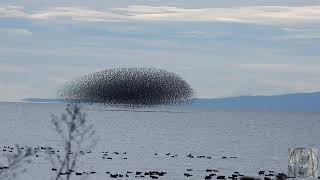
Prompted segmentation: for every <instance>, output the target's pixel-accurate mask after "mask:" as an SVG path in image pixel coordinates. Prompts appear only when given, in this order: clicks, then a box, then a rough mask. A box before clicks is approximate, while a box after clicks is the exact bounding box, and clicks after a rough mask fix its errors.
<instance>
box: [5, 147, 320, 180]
mask: <svg viewBox="0 0 320 180" xmlns="http://www.w3.org/2000/svg"><path fill="white" fill-rule="evenodd" d="M15 148H16V147H11V146H3V148H2V150H1V152H2V153H14V152H15ZM20 149H21V150H26V151H27V149H28V148H27V147H20ZM32 151H33V157H34V158H39V157H41V156H44V153H48V152H49V153H51V154H55V155H58V156H59V154H60V153H64V152H63V151H60V150H55V149H54V148H52V147H34V148H32ZM69 153H70V154H75V153H76V152H69ZM77 153H78V154H79V155H81V156H86V155H88V154H94V153H95V154H96V155H97V157H100V158H101V160H114V159H117V160H128V156H127V155H128V152H118V151H112V152H111V151H102V152H94V151H91V150H90V151H84V150H81V151H79V152H77ZM153 156H161V157H167V158H170V159H171V158H178V157H182V158H191V159H193V158H194V159H207V160H210V159H217V158H221V159H225V160H227V159H229V160H237V159H238V157H237V156H221V157H212V156H207V155H194V154H192V153H188V154H186V155H178V154H174V153H171V152H167V153H154V154H153ZM33 161H34V160H33ZM8 169H10V166H0V171H4V170H8ZM50 171H51V172H53V173H58V172H59V171H58V168H57V167H52V168H51V169H50ZM199 173H201V176H202V178H201V179H241V180H259V179H261V180H284V179H290V178H294V177H288V176H287V175H286V174H285V173H276V172H275V171H274V170H259V171H258V172H257V174H256V175H254V177H249V176H246V175H244V174H243V173H241V172H239V171H234V172H233V173H231V174H229V175H225V174H223V173H222V172H221V171H220V170H219V169H217V168H207V169H191V168H188V169H186V170H185V172H184V173H183V174H181V179H199V178H198V177H199ZM69 174H74V175H75V176H76V177H81V176H85V175H95V174H100V175H101V174H105V176H106V177H108V178H110V179H122V178H127V179H133V178H135V179H170V178H168V177H167V175H168V174H170V172H167V171H164V170H159V169H150V170H147V171H146V170H133V169H131V170H129V169H127V170H125V169H124V170H123V172H121V173H120V172H119V171H112V170H110V169H106V170H105V171H104V172H98V171H96V170H95V169H93V170H88V171H83V170H81V171H80V170H77V169H70V170H68V171H66V172H60V175H61V176H64V175H69ZM195 175H197V176H195ZM319 179H320V177H319Z"/></svg>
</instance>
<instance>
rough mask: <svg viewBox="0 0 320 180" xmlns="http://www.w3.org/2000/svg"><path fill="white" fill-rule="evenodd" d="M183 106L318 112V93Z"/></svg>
mask: <svg viewBox="0 0 320 180" xmlns="http://www.w3.org/2000/svg"><path fill="white" fill-rule="evenodd" d="M22 101H24V102H34V103H66V102H68V101H67V100H64V99H43V98H25V99H23V100H22ZM183 106H188V107H195V108H216V109H239V110H271V111H298V112H299V111H302V112H320V92H314V93H295V94H285V95H272V96H238V97H227V98H215V99H205V98H194V99H192V100H191V101H190V102H189V103H186V104H183Z"/></svg>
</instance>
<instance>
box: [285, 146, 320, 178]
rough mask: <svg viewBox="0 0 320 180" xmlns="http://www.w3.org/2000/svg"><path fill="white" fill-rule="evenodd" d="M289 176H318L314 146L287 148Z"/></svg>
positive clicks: (316, 153) (316, 150)
mask: <svg viewBox="0 0 320 180" xmlns="http://www.w3.org/2000/svg"><path fill="white" fill-rule="evenodd" d="M288 155H289V157H288V175H289V177H298V178H308V177H318V155H319V151H318V149H315V148H289V152H288Z"/></svg>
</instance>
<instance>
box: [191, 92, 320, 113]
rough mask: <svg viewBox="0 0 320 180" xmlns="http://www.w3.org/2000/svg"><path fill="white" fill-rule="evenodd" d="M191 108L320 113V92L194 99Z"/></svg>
mask: <svg viewBox="0 0 320 180" xmlns="http://www.w3.org/2000/svg"><path fill="white" fill-rule="evenodd" d="M191 106H194V107H210V108H218V109H246V110H272V111H307V112H320V92H314V93H295V94H285V95H272V96H238V97H227V98H217V99H194V100H193V101H192V103H191Z"/></svg>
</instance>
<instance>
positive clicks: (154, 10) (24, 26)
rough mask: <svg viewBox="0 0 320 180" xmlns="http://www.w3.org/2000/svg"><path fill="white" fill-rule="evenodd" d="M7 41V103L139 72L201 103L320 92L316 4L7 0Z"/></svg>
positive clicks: (3, 95)
mask: <svg viewBox="0 0 320 180" xmlns="http://www.w3.org/2000/svg"><path fill="white" fill-rule="evenodd" d="M0 39H1V43H0V54H1V56H0V101H18V100H20V99H22V98H25V97H40V98H53V97H55V96H56V90H57V89H58V88H59V86H61V85H62V84H63V82H65V81H67V80H70V79H72V78H74V77H77V76H81V75H83V74H85V73H90V72H95V71H98V70H102V69H106V68H116V67H132V66H134V67H154V68H162V69H166V70H168V71H171V72H175V73H178V74H180V75H181V76H182V77H183V78H184V79H185V80H186V81H188V82H189V83H190V84H191V85H192V87H193V88H194V89H195V91H196V94H197V96H198V97H226V96H237V95H256V94H264V95H270V94H284V93H293V92H313V91H319V90H320V78H319V75H320V62H319V57H320V52H319V51H318V47H319V45H320V2H319V1H318V0H317V1H316V0H314V1H306V0H302V1H298V0H277V1H275V0H274V1H273V0H268V1H266V0H260V1H251V0H247V1H245V0H238V1H236V2H234V1H233V0H224V1H212V0H210V1H209V0H205V1H199V0H197V1H195V0H194V1H192V0H191V1H188V2H187V3H186V1H182V0H181V1H180V0H172V1H167V0H162V1H142V0H130V1H129V0H127V1H121V0H119V1H106V0H93V1H84V0H71V1H68V2H67V3H66V2H65V1H62V0H59V1H52V0H50V1H49V0H37V1H35V0H32V1H26V0H20V1H11V0H10V1H9V0H4V1H1V2H0Z"/></svg>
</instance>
